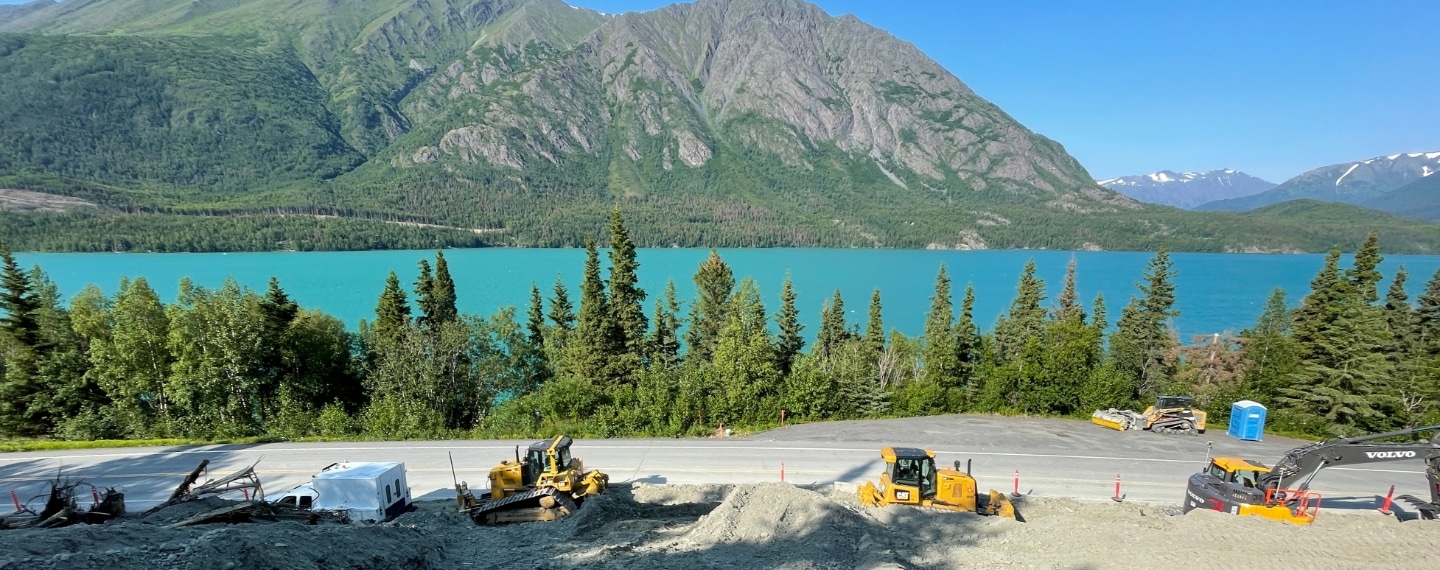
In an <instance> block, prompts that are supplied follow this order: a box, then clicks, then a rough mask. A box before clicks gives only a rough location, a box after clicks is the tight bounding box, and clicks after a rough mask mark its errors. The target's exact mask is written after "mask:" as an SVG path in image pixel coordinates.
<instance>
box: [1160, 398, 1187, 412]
mask: <svg viewBox="0 0 1440 570" xmlns="http://www.w3.org/2000/svg"><path fill="white" fill-rule="evenodd" d="M1194 404H1195V399H1194V398H1191V397H1189V396H1160V397H1159V398H1156V399H1155V409H1157V410H1172V409H1175V408H1189V407H1191V406H1193V405H1194Z"/></svg>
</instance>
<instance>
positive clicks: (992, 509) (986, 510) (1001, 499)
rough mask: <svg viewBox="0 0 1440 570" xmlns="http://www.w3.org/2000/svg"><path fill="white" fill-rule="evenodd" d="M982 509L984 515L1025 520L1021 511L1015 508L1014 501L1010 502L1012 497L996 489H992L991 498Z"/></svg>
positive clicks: (1019, 520) (1018, 520)
mask: <svg viewBox="0 0 1440 570" xmlns="http://www.w3.org/2000/svg"><path fill="white" fill-rule="evenodd" d="M980 511H981V514H984V515H993V516H1001V517H1005V518H1007V519H1014V520H1015V521H1017V522H1025V517H1022V516H1020V511H1019V510H1017V509H1016V508H1015V504H1014V503H1011V502H1010V498H1009V497H1006V496H1005V493H1001V492H999V491H996V490H994V489H991V490H990V497H989V500H987V501H986V502H985V505H984V506H983V507H981V509H980Z"/></svg>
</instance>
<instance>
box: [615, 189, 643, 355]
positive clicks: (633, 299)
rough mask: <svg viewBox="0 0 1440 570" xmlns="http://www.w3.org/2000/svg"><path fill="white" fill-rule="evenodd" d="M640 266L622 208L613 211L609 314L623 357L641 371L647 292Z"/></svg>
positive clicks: (617, 207)
mask: <svg viewBox="0 0 1440 570" xmlns="http://www.w3.org/2000/svg"><path fill="white" fill-rule="evenodd" d="M639 268H640V262H639V261H637V260H636V254H635V243H634V242H632V241H630V232H629V230H626V229H625V220H624V218H622V217H621V216H620V207H619V206H616V207H615V208H614V209H612V210H611V211H610V283H609V289H610V305H609V307H610V312H611V315H612V318H613V319H614V322H615V326H616V327H617V328H618V329H619V330H618V336H619V339H620V340H619V342H620V346H619V347H617V348H618V349H619V350H620V351H621V353H622V354H625V355H628V356H629V358H630V359H631V360H632V361H633V364H634V366H636V367H638V366H639V363H640V361H641V360H642V357H643V355H644V353H645V331H646V329H647V328H648V327H649V324H648V323H646V321H645V307H644V302H645V290H644V289H641V288H640V287H639V285H637V283H638V282H639V276H638V275H637V273H636V272H637V271H638V270H639Z"/></svg>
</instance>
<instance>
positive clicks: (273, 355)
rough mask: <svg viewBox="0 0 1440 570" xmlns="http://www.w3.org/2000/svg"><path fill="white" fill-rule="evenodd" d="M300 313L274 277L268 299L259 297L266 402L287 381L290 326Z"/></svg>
mask: <svg viewBox="0 0 1440 570" xmlns="http://www.w3.org/2000/svg"><path fill="white" fill-rule="evenodd" d="M299 313H300V306H299V305H298V304H296V303H295V302H294V301H291V300H290V296H289V295H286V294H285V290H284V289H281V288H280V280H279V279H278V278H276V277H274V276H271V277H270V283H269V285H268V287H267V288H266V289H265V296H264V297H261V298H260V316H261V319H262V329H263V331H264V335H265V336H264V338H265V339H266V343H265V347H264V349H263V355H264V361H263V362H262V363H261V366H262V368H263V371H262V373H261V375H262V376H263V377H264V385H263V387H262V390H261V391H262V394H261V397H262V398H264V399H265V400H266V401H267V403H268V402H269V401H270V400H272V399H273V398H274V397H275V396H276V395H277V392H276V391H277V390H279V389H280V384H281V383H282V382H283V381H284V376H285V370H284V369H285V355H286V354H287V352H291V351H292V347H291V345H292V339H291V338H290V334H289V333H290V325H291V323H293V322H295V317H296V315H298V314H299Z"/></svg>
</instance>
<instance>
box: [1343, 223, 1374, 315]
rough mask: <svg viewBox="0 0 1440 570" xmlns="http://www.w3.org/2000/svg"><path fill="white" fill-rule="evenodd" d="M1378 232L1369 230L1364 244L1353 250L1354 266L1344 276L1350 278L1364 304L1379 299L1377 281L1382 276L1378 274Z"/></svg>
mask: <svg viewBox="0 0 1440 570" xmlns="http://www.w3.org/2000/svg"><path fill="white" fill-rule="evenodd" d="M1380 261H1381V257H1380V234H1379V233H1377V232H1373V231H1372V232H1370V235H1369V236H1368V237H1366V238H1365V244H1364V245H1361V246H1360V250H1359V251H1356V252H1355V262H1354V263H1355V266H1354V268H1352V269H1348V270H1346V271H1345V277H1346V278H1348V279H1350V283H1351V286H1352V287H1354V289H1355V292H1356V294H1358V295H1359V296H1360V300H1361V301H1362V302H1364V303H1366V304H1373V303H1375V302H1376V301H1378V300H1379V299H1380V297H1379V289H1378V287H1379V283H1380V279H1381V278H1382V277H1383V276H1382V275H1380V270H1379V269H1378V268H1379V267H1380Z"/></svg>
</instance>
